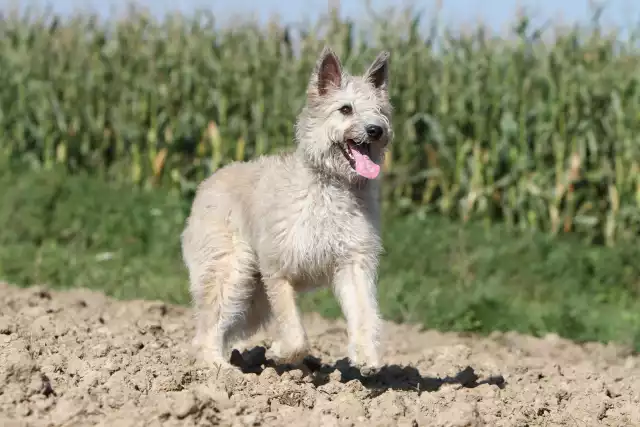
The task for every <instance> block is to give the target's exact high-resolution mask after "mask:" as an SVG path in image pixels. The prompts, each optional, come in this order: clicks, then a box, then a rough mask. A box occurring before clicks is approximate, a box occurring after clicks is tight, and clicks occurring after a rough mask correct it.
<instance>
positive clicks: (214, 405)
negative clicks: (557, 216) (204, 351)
mask: <svg viewBox="0 0 640 427" xmlns="http://www.w3.org/2000/svg"><path fill="white" fill-rule="evenodd" d="M306 321H307V327H308V332H309V338H310V340H311V342H312V345H313V351H314V354H313V356H314V357H313V358H309V359H308V360H307V361H306V363H305V364H304V365H302V366H299V367H288V366H273V363H272V362H270V361H269V360H265V346H267V347H268V345H267V344H268V342H267V341H260V338H261V337H257V338H256V340H255V342H254V343H253V344H254V345H255V344H257V345H263V346H258V347H255V346H252V345H248V349H249V350H248V351H244V353H243V355H242V357H241V354H239V353H236V354H235V355H234V357H233V359H234V360H235V361H236V363H238V364H239V365H243V368H244V370H245V371H249V372H247V373H242V372H241V371H240V369H237V370H231V371H221V370H217V371H216V370H210V369H206V368H205V367H202V366H198V364H196V363H195V362H194V359H193V357H192V355H191V353H190V347H189V343H190V339H191V335H192V322H191V317H190V315H189V310H188V309H187V308H184V307H176V306H170V305H166V304H163V303H159V302H150V301H129V302H121V301H116V300H112V299H109V298H107V297H105V296H103V295H101V294H99V293H94V292H90V291H86V290H74V291H69V292H55V291H50V290H46V289H45V288H42V287H38V288H30V289H18V288H15V287H11V286H9V285H6V284H0V425H2V426H4V427H10V426H45V425H47V426H81V425H82V426H84V425H104V426H107V425H108V426H143V425H145V426H146V425H149V426H174V425H175V426H193V425H203V426H204V425H222V426H289V425H295V426H327V427H329V426H368V427H374V426H412V427H413V426H481V425H488V426H555V425H567V426H596V425H606V426H640V359H639V358H638V357H636V356H631V355H630V353H629V352H626V351H624V350H623V349H621V348H615V347H613V346H603V345H599V344H588V345H583V346H578V345H576V344H573V343H571V342H569V341H566V340H563V339H559V338H558V337H555V336H548V337H546V338H545V339H537V338H532V337H527V336H521V335H517V334H513V333H506V334H494V335H492V336H491V337H488V338H481V337H475V336H462V335H456V334H443V333H439V332H435V331H426V332H424V331H420V330H419V328H417V327H410V326H399V325H394V324H386V325H385V327H386V334H385V336H386V337H385V340H384V347H385V353H386V354H385V361H386V362H387V363H388V364H389V365H388V366H386V367H385V368H383V369H381V370H380V372H378V373H375V374H372V373H368V375H363V374H361V373H360V372H359V371H358V370H357V369H355V368H353V367H350V366H349V364H348V363H347V362H346V359H345V358H344V356H345V348H346V339H347V336H346V332H345V329H344V325H343V323H342V322H341V321H337V322H330V321H326V320H323V319H321V318H319V317H318V316H309V317H308V318H307V319H306ZM248 344H252V343H248ZM268 355H269V352H268V351H267V352H266V356H267V357H268Z"/></svg>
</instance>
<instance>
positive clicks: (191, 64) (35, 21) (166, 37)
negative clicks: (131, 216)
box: [0, 11, 640, 244]
mask: <svg viewBox="0 0 640 427" xmlns="http://www.w3.org/2000/svg"><path fill="white" fill-rule="evenodd" d="M425 24H427V27H430V28H427V30H424V27H425ZM436 24H437V22H434V23H427V22H425V20H424V19H422V18H420V17H417V16H416V14H415V13H412V12H411V11H409V12H407V13H396V14H395V16H394V15H393V14H385V17H384V20H379V21H376V20H375V19H374V22H373V23H371V24H365V25H356V23H354V22H349V21H344V20H339V19H337V18H335V17H334V18H332V19H323V20H320V21H319V23H318V24H317V25H316V27H315V28H312V29H309V28H308V27H307V28H306V29H304V30H299V29H295V28H285V27H283V26H282V25H279V24H277V23H273V24H272V25H269V26H268V27H267V28H261V27H259V26H257V25H254V24H251V23H246V24H237V25H234V26H233V27H229V28H224V27H221V26H220V25H217V24H216V22H215V20H214V19H213V17H212V16H210V15H208V14H207V13H206V12H202V13H199V14H198V18H197V19H190V18H185V17H181V16H178V15H176V16H173V17H171V18H170V19H167V20H164V21H158V20H155V18H152V17H149V16H148V15H145V14H143V13H138V12H132V13H131V15H130V16H129V17H128V18H126V19H120V20H114V21H107V22H103V21H101V20H100V19H98V17H96V16H91V15H78V16H76V17H74V18H73V19H70V20H62V19H61V18H57V17H51V16H46V15H42V16H38V15H32V16H30V17H28V18H27V17H21V16H15V17H9V18H7V19H3V20H1V21H0V34H2V37H1V38H0V111H2V112H3V113H2V114H1V115H0V129H2V137H1V138H2V144H1V147H2V151H4V152H6V153H8V154H9V155H11V156H12V157H14V158H16V157H17V158H24V157H26V158H28V159H29V160H31V161H34V162H36V163H37V164H41V165H44V166H45V167H51V166H52V165H53V164H56V163H61V164H64V165H66V166H68V167H69V168H70V169H71V170H89V171H92V172H97V173H100V174H101V175H104V176H109V177H111V178H117V179H119V180H121V181H131V182H134V183H140V184H143V185H154V184H159V185H170V186H174V187H175V188H179V189H180V190H182V191H184V192H186V193H189V192H190V191H192V189H193V186H194V185H195V183H196V182H198V181H199V180H200V179H201V178H202V177H204V176H205V175H206V174H208V173H210V172H211V171H213V170H215V169H216V168H218V167H219V166H220V165H223V164H225V163H227V162H229V161H231V160H233V159H246V158H249V157H253V156H255V155H258V154H262V153H268V152H273V151H275V150H280V149H283V148H286V147H289V146H290V145H291V143H292V138H293V126H292V124H293V121H294V118H295V115H296V113H297V112H298V111H299V108H300V106H301V104H302V102H303V99H304V98H303V97H304V92H305V85H306V83H307V79H308V76H309V73H310V70H311V68H312V66H313V64H314V62H315V60H316V57H317V55H318V53H319V52H320V49H321V46H322V45H323V44H324V43H325V40H326V42H328V43H329V44H331V45H332V46H333V47H334V48H335V49H336V51H337V52H338V53H339V55H340V56H341V57H342V58H343V62H344V63H345V65H346V66H347V67H348V68H349V69H352V70H354V71H358V70H360V71H361V70H362V69H363V67H364V66H365V65H368V64H369V63H370V61H372V60H373V58H374V56H375V54H376V53H377V51H378V50H379V49H381V48H384V49H389V50H390V51H391V52H392V55H393V57H392V67H391V68H392V69H391V73H392V83H393V84H392V97H393V103H394V106H395V113H396V114H395V118H394V127H395V129H396V134H397V141H396V144H395V145H394V147H393V151H392V156H391V157H390V159H389V163H388V164H387V170H388V173H387V175H386V176H387V182H388V185H387V186H386V187H385V188H386V190H385V200H386V201H387V202H388V203H390V204H393V205H396V206H397V205H402V206H405V207H408V208H410V210H412V211H415V210H418V211H420V212H430V211H436V212H439V213H442V214H445V215H446V216H449V217H459V216H461V217H462V218H464V219H467V218H486V219H490V220H499V221H504V222H506V223H507V224H508V225H510V226H517V227H518V228H523V229H526V228H528V229H538V230H543V231H545V232H550V233H552V234H555V233H558V232H564V231H578V232H579V233H580V234H581V235H582V236H584V238H585V239H587V240H589V241H596V242H607V243H609V244H612V243H613V242H615V241H616V240H619V239H621V238H627V239H634V238H635V236H636V235H637V233H638V230H639V227H640V215H639V210H638V207H639V204H640V196H639V194H640V193H639V190H638V188H640V181H639V179H640V166H639V164H638V158H639V156H638V154H639V150H640V144H639V138H640V120H638V118H639V116H638V114H639V113H638V112H639V111H640V85H639V82H640V75H639V74H638V73H637V69H638V66H639V64H638V62H639V61H638V59H639V58H640V52H639V50H638V47H637V46H638V45H637V37H636V36H635V35H632V36H630V37H628V38H627V39H626V40H625V41H621V39H619V38H618V37H617V33H618V31H617V29H615V28H614V29H613V30H612V31H605V29H603V28H602V27H601V26H599V25H598V24H597V23H596V24H594V25H593V27H592V28H578V27H576V28H561V27H556V28H553V29H550V30H547V31H539V30H538V29H537V28H534V27H533V26H532V25H531V24H530V23H529V21H528V19H527V18H521V19H519V20H517V21H514V31H513V34H511V35H510V36H509V37H507V38H498V37H493V36H491V35H490V34H489V31H488V30H487V29H485V28H482V27H478V28H476V29H474V30H473V31H469V32H467V33H466V34H462V35H460V34H457V33H456V32H454V31H451V30H450V29H443V30H442V31H439V32H433V34H432V33H430V32H429V30H430V29H437V25H436ZM420 28H423V31H421V30H420ZM360 29H362V30H360ZM365 31H366V32H365ZM425 34H426V35H425ZM543 39H544V40H543ZM550 41H551V43H550Z"/></svg>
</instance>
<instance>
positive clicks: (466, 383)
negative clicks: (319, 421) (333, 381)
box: [230, 346, 506, 394]
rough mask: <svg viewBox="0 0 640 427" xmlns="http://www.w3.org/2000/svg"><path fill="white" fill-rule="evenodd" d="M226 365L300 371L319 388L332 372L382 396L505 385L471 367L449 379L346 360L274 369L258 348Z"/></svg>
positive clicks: (309, 358)
mask: <svg viewBox="0 0 640 427" xmlns="http://www.w3.org/2000/svg"><path fill="white" fill-rule="evenodd" d="M230 362H231V364H232V365H234V366H237V367H238V368H240V369H241V370H242V372H244V373H255V374H258V375H259V374H260V373H262V371H263V370H264V369H265V368H267V367H272V368H274V369H275V370H276V372H278V374H279V375H282V374H283V373H284V372H286V371H290V370H294V369H301V370H302V371H303V372H304V374H305V375H309V376H311V377H312V380H313V383H314V384H315V385H316V386H321V385H324V384H326V383H328V382H329V381H330V375H331V374H332V373H334V372H336V371H337V372H339V373H340V382H342V383H347V382H349V381H353V380H357V381H359V382H360V383H362V385H363V386H365V387H367V388H369V389H375V390H380V391H381V392H384V391H385V390H388V389H393V390H404V391H413V392H416V393H418V394H420V393H422V392H425V391H427V392H433V391H437V390H439V389H440V387H441V386H442V385H444V384H457V385H459V386H461V387H465V388H474V387H477V386H479V385H482V384H489V385H495V386H498V387H499V388H501V389H502V388H504V387H505V385H506V382H505V380H504V378H503V376H502V375H492V376H490V377H488V378H484V379H480V377H479V376H478V375H477V374H476V373H475V371H474V369H473V368H472V367H471V366H467V367H466V368H465V369H463V370H461V371H460V372H458V373H457V374H456V375H455V376H453V377H449V376H447V377H444V378H437V377H426V376H422V375H421V374H420V371H418V370H417V369H416V368H414V367H413V366H400V365H385V366H382V367H381V368H379V369H377V370H371V369H367V368H364V369H360V368H358V367H355V366H353V365H351V364H350V363H349V360H348V359H347V358H344V359H340V360H338V361H336V362H335V363H334V364H325V363H322V360H320V359H318V358H316V357H313V356H307V357H306V358H305V359H304V361H303V363H302V364H301V365H290V364H286V365H278V364H276V363H275V362H274V361H273V360H272V359H267V357H266V349H265V347H262V346H257V347H254V348H252V349H250V350H244V351H243V352H242V353H240V352H239V351H238V350H233V352H232V354H231V359H230Z"/></svg>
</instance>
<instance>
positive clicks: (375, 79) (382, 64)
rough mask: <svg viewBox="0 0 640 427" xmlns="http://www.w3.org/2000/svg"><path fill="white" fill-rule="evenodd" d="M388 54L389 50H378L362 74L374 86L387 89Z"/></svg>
mask: <svg viewBox="0 0 640 427" xmlns="http://www.w3.org/2000/svg"><path fill="white" fill-rule="evenodd" d="M389 56H390V54H389V52H386V51H384V52H380V53H379V54H378V56H377V57H376V59H375V60H374V61H373V63H372V64H371V66H370V67H369V69H368V70H367V72H366V73H365V74H364V75H365V79H366V80H367V81H368V82H369V83H371V84H372V85H373V87H375V88H378V89H382V90H387V89H388V87H389Z"/></svg>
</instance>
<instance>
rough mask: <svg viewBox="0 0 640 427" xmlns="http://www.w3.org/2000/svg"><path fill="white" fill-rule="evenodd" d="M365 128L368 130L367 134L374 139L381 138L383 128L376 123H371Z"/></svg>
mask: <svg viewBox="0 0 640 427" xmlns="http://www.w3.org/2000/svg"><path fill="white" fill-rule="evenodd" d="M365 130H366V131H367V135H369V137H370V138H373V139H380V137H381V136H382V132H383V131H382V128H381V127H380V126H376V125H369V126H367V127H366V129H365Z"/></svg>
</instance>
